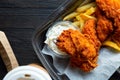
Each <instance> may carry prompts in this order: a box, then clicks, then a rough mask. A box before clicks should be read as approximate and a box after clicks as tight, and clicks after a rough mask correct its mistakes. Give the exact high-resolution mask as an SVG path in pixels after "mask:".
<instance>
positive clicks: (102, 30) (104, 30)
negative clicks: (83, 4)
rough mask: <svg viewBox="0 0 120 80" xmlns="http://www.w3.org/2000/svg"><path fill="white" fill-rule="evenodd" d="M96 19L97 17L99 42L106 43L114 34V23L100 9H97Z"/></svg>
mask: <svg viewBox="0 0 120 80" xmlns="http://www.w3.org/2000/svg"><path fill="white" fill-rule="evenodd" d="M96 17H97V28H96V32H97V35H98V38H99V40H100V41H101V42H104V41H105V40H106V39H107V38H108V37H109V36H110V35H111V33H112V32H113V25H112V21H110V19H108V18H106V16H105V15H103V14H102V11H101V10H100V9H99V8H97V10H96Z"/></svg>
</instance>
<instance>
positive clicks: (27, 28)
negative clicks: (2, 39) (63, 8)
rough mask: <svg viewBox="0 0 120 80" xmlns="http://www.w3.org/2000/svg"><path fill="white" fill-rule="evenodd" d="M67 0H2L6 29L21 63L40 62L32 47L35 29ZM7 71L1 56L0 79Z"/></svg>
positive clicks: (0, 22)
mask: <svg viewBox="0 0 120 80" xmlns="http://www.w3.org/2000/svg"><path fill="white" fill-rule="evenodd" d="M64 1H65V0H0V30H2V31H4V32H5V34H6V36H7V38H8V40H9V42H10V44H11V46H12V49H13V51H14V53H15V56H16V58H17V60H18V62H19V64H20V65H28V64H30V63H40V62H39V60H38V58H37V56H36V54H35V52H34V50H33V47H32V42H31V38H32V35H33V33H34V31H35V29H36V28H37V27H38V26H39V25H40V24H41V23H42V22H43V21H44V20H45V19H47V17H48V16H49V15H50V14H51V13H52V12H53V11H54V10H55V9H56V8H57V7H58V6H59V5H60V4H61V3H62V2H64ZM6 73H7V71H6V69H5V65H4V63H3V61H2V59H1V57H0V80H2V78H3V77H4V76H5V74H6Z"/></svg>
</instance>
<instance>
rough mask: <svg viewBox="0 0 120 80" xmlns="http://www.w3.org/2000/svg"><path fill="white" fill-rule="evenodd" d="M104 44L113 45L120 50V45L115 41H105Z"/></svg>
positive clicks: (112, 46)
mask: <svg viewBox="0 0 120 80" xmlns="http://www.w3.org/2000/svg"><path fill="white" fill-rule="evenodd" d="M103 45H104V46H108V47H111V48H114V49H116V50H117V51H120V47H119V46H118V45H117V44H116V43H115V42H112V41H105V42H103Z"/></svg>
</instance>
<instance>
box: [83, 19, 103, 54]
mask: <svg viewBox="0 0 120 80" xmlns="http://www.w3.org/2000/svg"><path fill="white" fill-rule="evenodd" d="M95 28H96V21H95V20H94V19H90V20H87V21H86V22H85V25H84V27H83V30H82V33H83V34H84V35H85V37H86V38H88V40H89V41H90V42H91V43H92V44H93V45H94V47H95V49H96V51H97V52H98V51H99V49H100V46H101V42H100V41H99V39H98V37H97V34H96V30H95Z"/></svg>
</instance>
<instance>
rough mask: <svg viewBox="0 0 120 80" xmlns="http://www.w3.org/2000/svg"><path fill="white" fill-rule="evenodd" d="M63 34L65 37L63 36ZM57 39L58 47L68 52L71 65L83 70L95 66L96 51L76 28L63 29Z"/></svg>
mask: <svg viewBox="0 0 120 80" xmlns="http://www.w3.org/2000/svg"><path fill="white" fill-rule="evenodd" d="M65 35H67V37H65V38H63V37H64V36H65ZM57 41H58V42H57V43H56V44H57V46H58V48H59V49H61V50H63V51H65V52H67V53H68V54H70V56H71V64H72V65H73V66H75V67H78V68H80V69H82V70H83V71H85V72H88V71H91V70H92V69H94V68H95V67H96V66H97V57H98V53H97V52H96V49H95V47H94V45H93V44H92V43H91V42H90V41H89V40H88V39H87V38H86V37H85V36H84V34H82V33H80V32H79V31H77V30H72V29H69V30H65V31H63V33H62V34H61V35H60V36H59V37H58V40H57ZM69 44H72V46H68V45H69ZM63 46H64V47H63ZM72 50H74V51H72Z"/></svg>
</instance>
